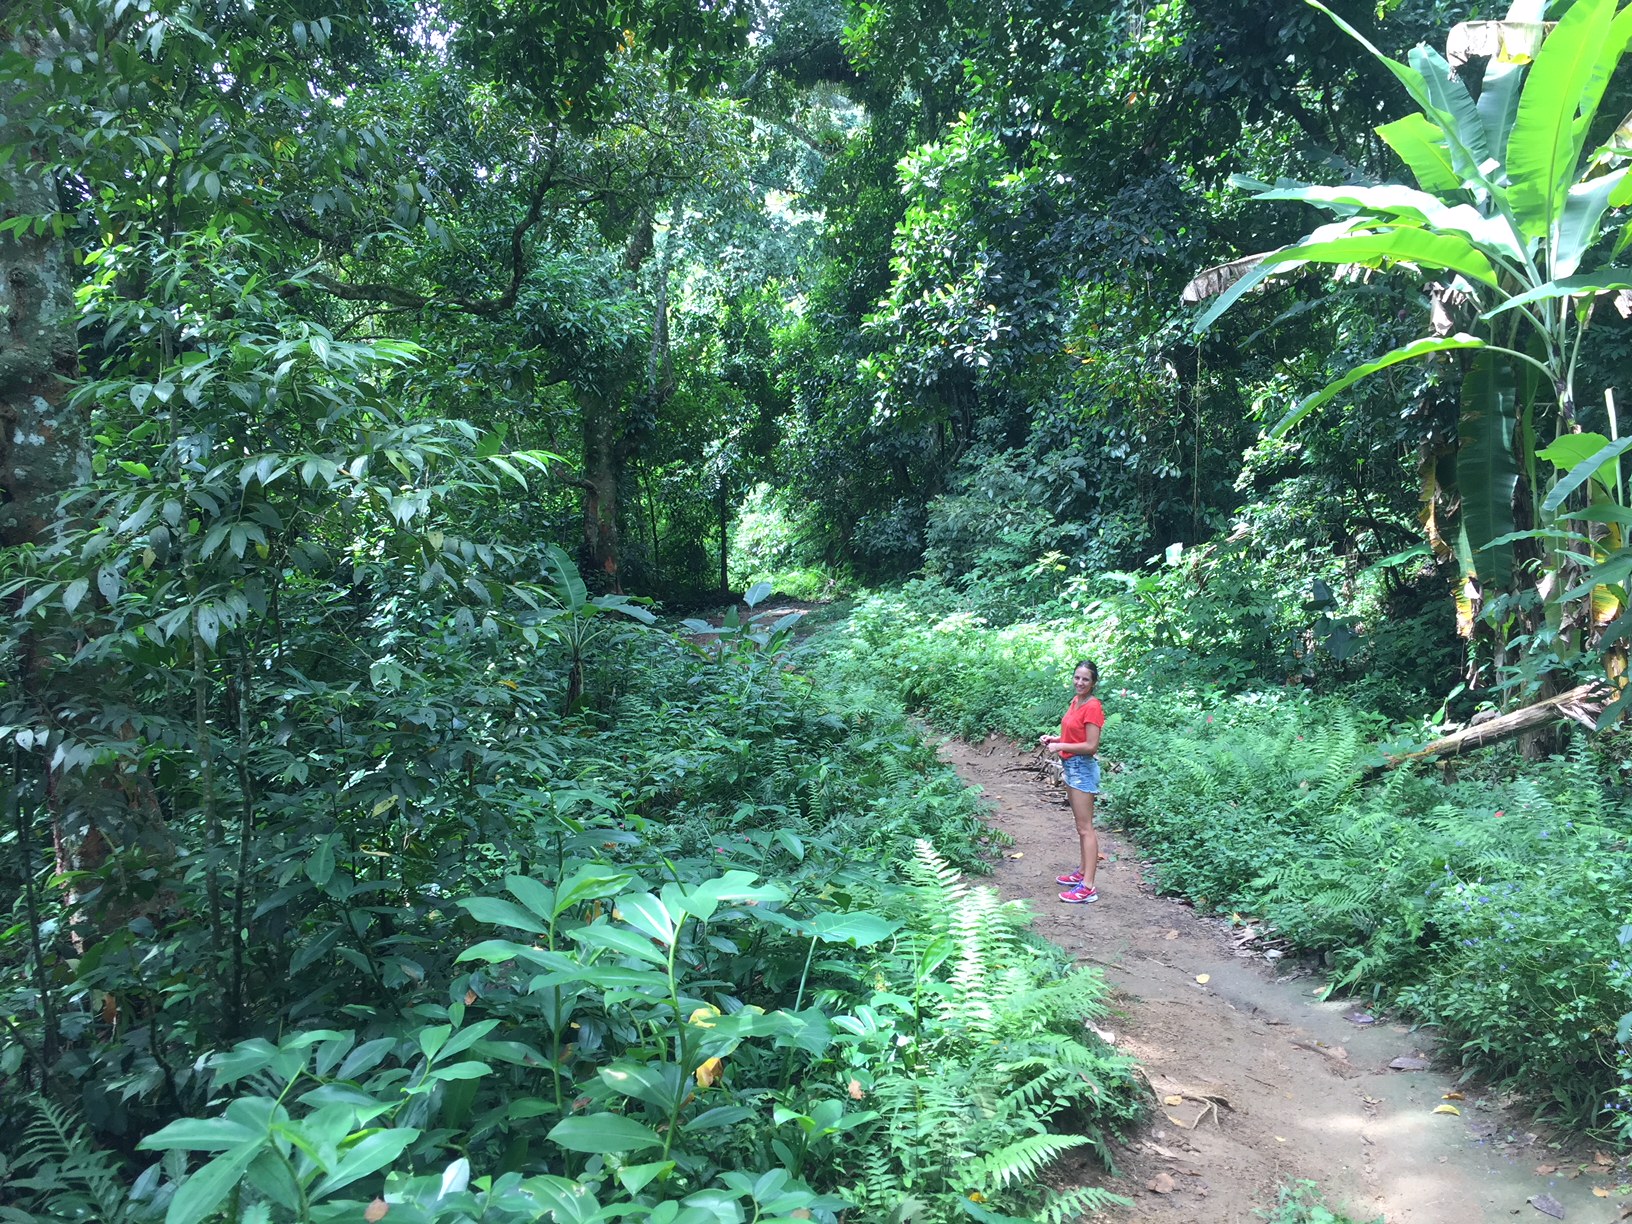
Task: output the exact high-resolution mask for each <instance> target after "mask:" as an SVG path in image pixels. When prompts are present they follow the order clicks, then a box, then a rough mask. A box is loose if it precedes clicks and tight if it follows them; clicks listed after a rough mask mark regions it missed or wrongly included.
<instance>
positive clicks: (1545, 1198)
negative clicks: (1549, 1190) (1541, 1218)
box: [1527, 1194, 1564, 1220]
mask: <svg viewBox="0 0 1632 1224" xmlns="http://www.w3.org/2000/svg"><path fill="white" fill-rule="evenodd" d="M1527 1201H1528V1202H1529V1204H1530V1206H1532V1207H1534V1208H1535V1209H1536V1210H1537V1211H1539V1212H1541V1214H1542V1215H1547V1216H1552V1217H1553V1219H1555V1220H1562V1219H1563V1218H1564V1204H1563V1203H1561V1202H1559V1201H1558V1200H1557V1199H1555V1198H1554V1197H1553V1196H1552V1195H1550V1194H1537V1195H1535V1196H1534V1197H1532V1198H1530V1199H1528V1200H1527Z"/></svg>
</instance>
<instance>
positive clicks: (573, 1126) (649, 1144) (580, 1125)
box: [167, 1113, 663, 1224]
mask: <svg viewBox="0 0 1632 1224" xmlns="http://www.w3.org/2000/svg"><path fill="white" fill-rule="evenodd" d="M545 1137H546V1138H547V1139H549V1140H550V1142H552V1143H554V1144H556V1145H557V1146H559V1147H564V1148H566V1149H567V1150H568V1151H569V1152H590V1153H595V1154H603V1153H607V1152H643V1151H645V1150H646V1149H647V1148H654V1147H662V1146H663V1140H662V1138H661V1137H660V1136H659V1135H658V1133H657V1132H656V1131H654V1130H653V1129H652V1128H651V1127H649V1126H645V1125H643V1124H641V1123H639V1122H636V1121H635V1120H634V1119H633V1118H625V1117H622V1116H621V1115H619V1114H612V1113H595V1114H589V1115H587V1116H585V1117H582V1118H565V1119H563V1120H562V1121H560V1122H557V1123H556V1124H555V1125H554V1126H553V1127H551V1128H550V1132H549V1134H548V1135H546V1136H545ZM167 1224H168V1222H167Z"/></svg>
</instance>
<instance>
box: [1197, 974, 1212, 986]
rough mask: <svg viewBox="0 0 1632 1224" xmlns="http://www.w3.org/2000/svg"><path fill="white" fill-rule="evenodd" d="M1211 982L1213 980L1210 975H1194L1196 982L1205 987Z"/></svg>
mask: <svg viewBox="0 0 1632 1224" xmlns="http://www.w3.org/2000/svg"><path fill="white" fill-rule="evenodd" d="M1212 980H1213V975H1212V974H1210V973H1198V974H1196V981H1198V982H1200V983H1201V984H1202V985H1203V986H1205V985H1207V983H1208V982H1210V981H1212Z"/></svg>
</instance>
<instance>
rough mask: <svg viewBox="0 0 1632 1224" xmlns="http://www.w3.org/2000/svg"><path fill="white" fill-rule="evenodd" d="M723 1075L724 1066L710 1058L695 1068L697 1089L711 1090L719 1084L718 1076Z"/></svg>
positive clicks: (715, 1059) (717, 1060)
mask: <svg viewBox="0 0 1632 1224" xmlns="http://www.w3.org/2000/svg"><path fill="white" fill-rule="evenodd" d="M724 1073H725V1064H724V1063H722V1062H721V1061H720V1060H719V1059H717V1058H710V1059H709V1060H708V1061H707V1062H705V1063H704V1064H703V1065H702V1066H700V1067H698V1068H697V1087H699V1088H712V1087H713V1086H714V1085H715V1084H717V1083H719V1082H720V1076H721V1075H723V1074H724Z"/></svg>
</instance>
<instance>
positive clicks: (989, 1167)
mask: <svg viewBox="0 0 1632 1224" xmlns="http://www.w3.org/2000/svg"><path fill="white" fill-rule="evenodd" d="M1087 1142H1088V1139H1087V1137H1086V1136H1084V1135H1051V1134H1040V1135H1026V1136H1024V1137H1023V1138H1020V1139H1016V1140H1015V1141H1014V1142H1012V1143H1006V1144H1004V1145H1003V1146H1002V1147H1000V1148H998V1149H997V1151H995V1152H990V1153H988V1154H986V1155H985V1156H979V1157H976V1158H975V1159H974V1160H971V1161H969V1162H967V1163H966V1164H965V1165H964V1166H963V1168H962V1169H961V1170H960V1171H959V1177H960V1180H962V1181H963V1182H964V1183H965V1184H966V1185H967V1186H968V1188H969V1189H971V1190H979V1189H981V1188H982V1187H987V1188H989V1187H991V1186H992V1185H993V1184H996V1185H999V1186H1005V1187H1006V1186H1012V1185H1016V1184H1018V1183H1022V1182H1034V1181H1036V1180H1037V1177H1038V1174H1040V1173H1041V1172H1042V1171H1043V1170H1044V1169H1045V1168H1047V1167H1048V1166H1049V1165H1050V1164H1051V1163H1053V1162H1054V1161H1055V1160H1056V1159H1058V1158H1059V1157H1060V1156H1061V1155H1062V1154H1063V1153H1065V1152H1069V1151H1070V1150H1071V1149H1072V1148H1079V1147H1081V1146H1082V1145H1083V1144H1085V1143H1087Z"/></svg>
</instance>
